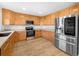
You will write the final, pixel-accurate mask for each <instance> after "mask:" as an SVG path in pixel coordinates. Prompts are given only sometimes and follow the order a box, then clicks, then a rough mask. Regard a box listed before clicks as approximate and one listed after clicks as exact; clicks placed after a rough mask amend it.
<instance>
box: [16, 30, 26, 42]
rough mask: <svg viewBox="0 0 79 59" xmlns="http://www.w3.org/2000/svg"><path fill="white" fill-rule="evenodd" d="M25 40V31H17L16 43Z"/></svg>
mask: <svg viewBox="0 0 79 59" xmlns="http://www.w3.org/2000/svg"><path fill="white" fill-rule="evenodd" d="M22 40H26V31H17V41H22Z"/></svg>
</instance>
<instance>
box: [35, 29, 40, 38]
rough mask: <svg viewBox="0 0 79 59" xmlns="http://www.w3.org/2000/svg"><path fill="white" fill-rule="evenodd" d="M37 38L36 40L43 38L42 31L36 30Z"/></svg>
mask: <svg viewBox="0 0 79 59" xmlns="http://www.w3.org/2000/svg"><path fill="white" fill-rule="evenodd" d="M35 37H36V38H38V37H41V30H36V31H35Z"/></svg>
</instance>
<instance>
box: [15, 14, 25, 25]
mask: <svg viewBox="0 0 79 59" xmlns="http://www.w3.org/2000/svg"><path fill="white" fill-rule="evenodd" d="M14 15H15V16H14V24H15V25H25V20H26V19H25V16H24V15H23V14H19V13H15V14H14Z"/></svg>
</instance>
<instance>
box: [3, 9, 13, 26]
mask: <svg viewBox="0 0 79 59" xmlns="http://www.w3.org/2000/svg"><path fill="white" fill-rule="evenodd" d="M2 20H3V24H4V25H10V24H12V14H11V11H10V10H7V9H2Z"/></svg>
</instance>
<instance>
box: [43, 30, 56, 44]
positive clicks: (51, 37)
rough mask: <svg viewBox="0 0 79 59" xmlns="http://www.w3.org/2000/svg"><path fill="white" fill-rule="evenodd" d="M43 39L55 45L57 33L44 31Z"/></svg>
mask: <svg viewBox="0 0 79 59" xmlns="http://www.w3.org/2000/svg"><path fill="white" fill-rule="evenodd" d="M42 37H43V38H45V39H47V40H49V41H50V42H52V43H53V44H55V32H52V31H42Z"/></svg>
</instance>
